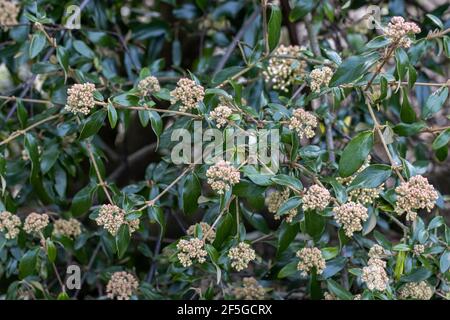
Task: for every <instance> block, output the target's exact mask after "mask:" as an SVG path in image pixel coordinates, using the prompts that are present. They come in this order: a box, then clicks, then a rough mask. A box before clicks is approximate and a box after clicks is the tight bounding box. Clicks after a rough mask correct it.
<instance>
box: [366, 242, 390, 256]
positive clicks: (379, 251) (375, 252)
mask: <svg viewBox="0 0 450 320" xmlns="http://www.w3.org/2000/svg"><path fill="white" fill-rule="evenodd" d="M385 256H386V251H385V250H384V248H383V247H382V246H380V245H379V244H375V245H373V246H372V247H371V248H370V249H369V257H370V258H374V259H382V258H384V257H385Z"/></svg>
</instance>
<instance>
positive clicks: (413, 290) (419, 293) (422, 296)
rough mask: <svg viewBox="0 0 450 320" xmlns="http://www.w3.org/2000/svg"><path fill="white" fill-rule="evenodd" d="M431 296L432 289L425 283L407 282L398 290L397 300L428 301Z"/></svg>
mask: <svg viewBox="0 0 450 320" xmlns="http://www.w3.org/2000/svg"><path fill="white" fill-rule="evenodd" d="M433 294H434V290H433V288H432V287H431V286H430V285H429V284H428V283H427V282H426V281H420V282H409V283H407V284H405V285H404V286H403V287H402V288H401V289H400V290H399V298H400V299H402V300H406V299H413V300H430V299H431V298H432V297H433Z"/></svg>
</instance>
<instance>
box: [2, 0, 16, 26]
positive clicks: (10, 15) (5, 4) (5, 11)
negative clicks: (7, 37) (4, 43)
mask: <svg viewBox="0 0 450 320" xmlns="http://www.w3.org/2000/svg"><path fill="white" fill-rule="evenodd" d="M19 12H20V6H19V3H18V2H16V1H11V0H0V28H4V29H5V30H8V27H7V25H15V24H17V23H18V22H17V16H18V15H19ZM2 26H4V27H2Z"/></svg>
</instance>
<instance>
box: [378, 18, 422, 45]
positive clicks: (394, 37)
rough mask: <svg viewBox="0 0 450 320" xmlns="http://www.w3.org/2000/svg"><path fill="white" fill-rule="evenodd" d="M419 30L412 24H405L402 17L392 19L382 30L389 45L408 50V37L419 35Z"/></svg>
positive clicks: (409, 43)
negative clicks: (389, 41)
mask: <svg viewBox="0 0 450 320" xmlns="http://www.w3.org/2000/svg"><path fill="white" fill-rule="evenodd" d="M420 31H421V30H420V28H419V26H418V25H417V24H415V23H414V22H405V19H403V17H393V18H392V19H391V22H389V23H388V26H387V28H386V29H385V30H384V32H385V34H386V36H387V37H388V38H389V39H390V40H391V43H393V44H395V45H396V46H398V47H403V48H409V47H410V46H411V39H410V38H409V37H408V35H412V34H417V33H420Z"/></svg>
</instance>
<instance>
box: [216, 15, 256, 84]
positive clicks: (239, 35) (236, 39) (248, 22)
mask: <svg viewBox="0 0 450 320" xmlns="http://www.w3.org/2000/svg"><path fill="white" fill-rule="evenodd" d="M258 15H259V10H255V11H254V12H253V13H252V15H251V16H250V17H249V18H248V19H247V20H246V21H245V22H244V23H243V24H242V27H241V29H240V30H239V32H238V33H237V34H236V35H235V36H234V38H233V40H232V41H231V43H230V45H229V46H228V48H227V50H226V51H225V53H224V55H223V56H222V58H221V59H220V61H219V63H218V64H217V66H216V68H215V69H214V75H215V74H217V73H218V72H219V71H220V70H222V69H223V67H224V66H225V64H226V63H227V61H228V59H229V58H230V56H231V54H232V53H233V51H234V49H235V48H236V46H237V44H238V43H239V41H240V40H241V38H242V37H243V35H244V33H245V32H246V31H247V29H248V28H249V27H250V25H251V24H252V23H253V21H255V19H256V17H258Z"/></svg>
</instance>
